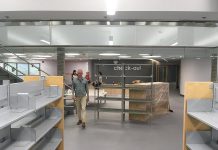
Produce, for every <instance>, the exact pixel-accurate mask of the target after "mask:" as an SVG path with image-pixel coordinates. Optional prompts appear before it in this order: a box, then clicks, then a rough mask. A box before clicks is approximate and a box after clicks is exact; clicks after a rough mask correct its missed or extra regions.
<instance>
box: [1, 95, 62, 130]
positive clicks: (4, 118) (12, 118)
mask: <svg viewBox="0 0 218 150" xmlns="http://www.w3.org/2000/svg"><path fill="white" fill-rule="evenodd" d="M59 98H61V95H59V96H57V97H54V98H47V97H41V98H40V99H36V108H35V109H30V110H23V111H21V112H20V111H17V112H16V111H14V110H10V109H9V108H5V110H4V111H3V110H2V113H1V114H0V129H3V128H4V127H6V126H8V125H10V124H12V123H14V122H16V121H18V120H20V119H22V118H23V117H25V116H27V115H28V114H30V113H32V112H34V111H36V110H39V109H40V108H43V107H45V106H47V105H48V104H50V103H52V102H55V101H57V100H58V99H59Z"/></svg>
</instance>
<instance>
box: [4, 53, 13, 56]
mask: <svg viewBox="0 0 218 150" xmlns="http://www.w3.org/2000/svg"><path fill="white" fill-rule="evenodd" d="M3 55H7V56H13V55H14V54H12V53H3Z"/></svg>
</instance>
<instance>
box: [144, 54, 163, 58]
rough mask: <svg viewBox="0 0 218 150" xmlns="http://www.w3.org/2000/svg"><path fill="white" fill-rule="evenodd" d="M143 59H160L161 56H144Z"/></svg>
mask: <svg viewBox="0 0 218 150" xmlns="http://www.w3.org/2000/svg"><path fill="white" fill-rule="evenodd" d="M142 57H143V58H160V57H161V56H158V55H157V56H142Z"/></svg>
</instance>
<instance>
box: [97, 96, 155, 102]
mask: <svg viewBox="0 0 218 150" xmlns="http://www.w3.org/2000/svg"><path fill="white" fill-rule="evenodd" d="M95 100H107V101H129V102H135V103H152V102H153V101H152V100H144V99H130V98H125V99H123V98H118V97H97V98H96V99H95Z"/></svg>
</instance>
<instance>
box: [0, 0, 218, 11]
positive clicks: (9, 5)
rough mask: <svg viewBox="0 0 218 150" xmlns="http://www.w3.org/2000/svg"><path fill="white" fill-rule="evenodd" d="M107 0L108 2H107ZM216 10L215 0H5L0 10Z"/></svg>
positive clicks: (216, 3)
mask: <svg viewBox="0 0 218 150" xmlns="http://www.w3.org/2000/svg"><path fill="white" fill-rule="evenodd" d="M108 1H109V2H110V3H108ZM107 9H115V10H118V11H217V10H218V2H217V0H191V1H190V0H88V1H87V0H62V1H60V0H46V1H45V0H37V1H36V0H19V3H18V2H17V0H7V1H1V5H0V10H1V11H106V10H107Z"/></svg>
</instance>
